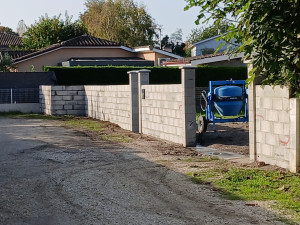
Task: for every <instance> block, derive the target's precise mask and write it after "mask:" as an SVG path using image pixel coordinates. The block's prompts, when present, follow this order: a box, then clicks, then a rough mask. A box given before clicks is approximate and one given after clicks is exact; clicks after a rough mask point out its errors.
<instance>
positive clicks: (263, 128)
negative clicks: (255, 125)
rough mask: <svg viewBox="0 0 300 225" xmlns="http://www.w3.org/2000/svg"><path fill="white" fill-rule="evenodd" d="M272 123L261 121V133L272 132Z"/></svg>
mask: <svg viewBox="0 0 300 225" xmlns="http://www.w3.org/2000/svg"><path fill="white" fill-rule="evenodd" d="M271 130H272V129H271V122H269V121H261V131H263V132H271Z"/></svg>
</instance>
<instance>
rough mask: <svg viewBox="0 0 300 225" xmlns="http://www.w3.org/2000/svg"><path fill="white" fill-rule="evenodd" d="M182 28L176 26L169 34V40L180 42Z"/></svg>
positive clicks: (175, 42)
mask: <svg viewBox="0 0 300 225" xmlns="http://www.w3.org/2000/svg"><path fill="white" fill-rule="evenodd" d="M182 36H183V34H182V29H179V28H177V30H176V31H175V32H174V33H172V34H171V35H170V41H171V42H173V43H174V44H177V43H182Z"/></svg>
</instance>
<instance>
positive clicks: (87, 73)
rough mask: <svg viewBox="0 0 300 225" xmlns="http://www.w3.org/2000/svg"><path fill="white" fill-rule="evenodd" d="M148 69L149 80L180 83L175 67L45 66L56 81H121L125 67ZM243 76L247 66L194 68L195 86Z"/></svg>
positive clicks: (126, 79)
mask: <svg viewBox="0 0 300 225" xmlns="http://www.w3.org/2000/svg"><path fill="white" fill-rule="evenodd" d="M140 69H149V70H151V73H150V78H149V79H150V84H180V83H181V71H180V69H179V68H177V67H131V66H103V67H89V66H83V67H80V66H79V67H61V66H51V67H45V68H44V70H45V71H54V72H55V74H56V78H57V82H58V85H122V84H128V83H129V76H128V74H127V72H128V71H131V70H140ZM231 78H232V79H233V80H245V79H246V78H247V68H246V67H226V66H201V67H198V68H197V69H196V86H197V87H207V86H208V82H209V81H210V80H229V79H231Z"/></svg>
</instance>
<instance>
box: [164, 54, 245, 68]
mask: <svg viewBox="0 0 300 225" xmlns="http://www.w3.org/2000/svg"><path fill="white" fill-rule="evenodd" d="M243 57H244V53H238V54H237V55H233V56H232V57H229V55H228V54H225V53H224V52H221V53H217V54H209V55H200V56H193V57H187V58H182V59H171V60H169V61H166V62H163V63H162V64H163V65H164V66H171V65H173V66H175V65H182V64H184V65H187V64H191V65H198V64H206V63H211V62H219V61H224V60H230V59H236V58H243Z"/></svg>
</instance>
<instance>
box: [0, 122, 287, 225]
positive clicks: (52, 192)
mask: <svg viewBox="0 0 300 225" xmlns="http://www.w3.org/2000/svg"><path fill="white" fill-rule="evenodd" d="M106 132H116V133H118V132H119V133H124V134H125V133H126V134H128V135H130V136H131V137H132V138H133V141H132V142H131V143H115V142H108V141H103V140H101V138H99V136H96V135H94V134H92V133H89V132H82V131H80V130H74V129H66V128H64V127H62V123H61V122H59V121H47V120H33V119H29V120H25V119H0V143H1V146H0V224H6V225H12V224H13V225H18V224H30V225H32V224H33V225H34V224H36V225H40V224H43V225H47V224H49V225H50V224H51V225H52V224H55V225H56V224H62V225H64V224H72V225H77V224H97V225H99V224H105V225H106V224H172V225H176V224H189V225H190V224H191V225H193V224H201V225H202V224H249V225H250V224H266V225H268V224H270V225H271V224H283V223H282V222H280V221H278V216H277V215H275V214H274V213H273V212H271V211H269V210H267V209H265V208H264V207H260V206H259V205H257V204H254V205H255V206H253V204H248V203H246V202H244V201H231V200H225V199H224V198H223V197H222V196H221V195H220V194H219V193H218V192H216V191H215V190H213V189H211V188H210V187H209V186H205V185H199V184H193V183H192V182H191V180H190V178H189V177H188V176H186V175H185V174H186V173H187V172H191V171H192V170H193V168H194V167H192V166H191V164H190V163H188V162H187V161H186V160H185V159H187V158H189V157H191V156H196V155H199V154H200V153H198V152H195V151H193V150H190V149H186V148H182V147H180V146H179V145H173V144H170V143H168V142H164V141H161V140H157V139H154V138H151V137H147V136H145V135H140V134H133V133H130V132H128V131H124V130H122V129H120V128H118V127H117V126H114V125H111V126H109V127H108V129H107V131H106ZM210 163H211V162H208V163H198V164H197V165H198V166H203V167H205V166H206V167H207V166H209V164H210ZM194 164H196V162H195V163H193V165H194Z"/></svg>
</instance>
